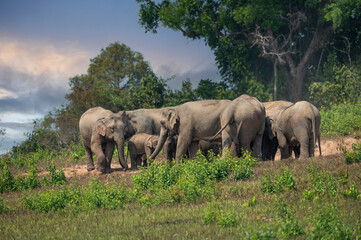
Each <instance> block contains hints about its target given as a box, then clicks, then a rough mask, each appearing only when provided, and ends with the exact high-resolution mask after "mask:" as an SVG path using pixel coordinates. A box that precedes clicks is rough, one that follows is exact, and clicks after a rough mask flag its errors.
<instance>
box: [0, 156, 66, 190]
mask: <svg viewBox="0 0 361 240" xmlns="http://www.w3.org/2000/svg"><path fill="white" fill-rule="evenodd" d="M28 168H29V170H28V173H27V174H26V175H25V177H23V176H21V175H18V176H16V178H14V177H13V175H12V174H11V172H10V170H9V168H8V166H7V165H6V164H5V165H4V167H3V169H1V170H0V192H4V191H16V190H25V189H34V188H39V187H41V186H54V185H62V184H64V183H65V182H66V178H65V174H64V172H63V170H62V169H61V168H60V169H59V171H57V170H56V168H55V165H54V162H53V161H52V162H50V161H49V164H48V167H47V170H48V171H49V174H50V179H48V178H47V177H45V176H43V177H42V179H41V180H40V179H39V176H38V171H37V168H36V166H35V165H34V164H31V165H29V167H28Z"/></svg>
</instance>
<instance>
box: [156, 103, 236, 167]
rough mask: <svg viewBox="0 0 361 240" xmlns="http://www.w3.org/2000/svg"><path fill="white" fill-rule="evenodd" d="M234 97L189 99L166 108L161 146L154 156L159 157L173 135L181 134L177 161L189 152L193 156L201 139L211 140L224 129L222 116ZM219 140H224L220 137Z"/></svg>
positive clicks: (217, 137)
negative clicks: (228, 98) (167, 140)
mask: <svg viewBox="0 0 361 240" xmlns="http://www.w3.org/2000/svg"><path fill="white" fill-rule="evenodd" d="M230 102H231V101H230V100H203V101H194V102H187V103H184V104H182V105H179V106H176V107H170V108H167V109H164V110H163V111H162V119H161V121H160V123H161V125H162V128H161V132H160V139H159V142H158V146H157V148H156V149H155V151H154V152H153V154H152V155H151V156H150V158H155V157H156V156H157V155H158V153H159V152H160V150H161V149H162V147H163V145H164V143H165V141H166V139H167V137H168V136H169V135H178V142H177V152H176V160H179V159H180V158H181V156H185V155H186V153H187V151H188V152H189V155H190V157H191V158H193V157H194V156H195V155H196V153H197V150H198V141H199V140H210V139H211V138H212V137H213V136H214V135H215V134H216V133H217V132H218V131H219V130H220V115H221V113H222V111H223V109H225V108H226V107H227V105H228V104H229V103H230ZM214 140H215V142H220V141H221V136H216V138H215V139H214Z"/></svg>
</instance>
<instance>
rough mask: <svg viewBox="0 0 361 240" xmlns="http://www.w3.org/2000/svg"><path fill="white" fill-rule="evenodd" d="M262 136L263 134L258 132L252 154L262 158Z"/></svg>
mask: <svg viewBox="0 0 361 240" xmlns="http://www.w3.org/2000/svg"><path fill="white" fill-rule="evenodd" d="M262 136H263V134H257V136H256V138H255V139H254V141H253V146H252V155H253V156H254V157H256V158H261V156H262Z"/></svg>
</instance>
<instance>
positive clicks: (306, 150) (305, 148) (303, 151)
mask: <svg viewBox="0 0 361 240" xmlns="http://www.w3.org/2000/svg"><path fill="white" fill-rule="evenodd" d="M300 145H301V146H300V158H301V159H305V158H308V157H310V147H311V146H310V141H309V139H304V140H302V141H300ZM312 147H313V145H312Z"/></svg>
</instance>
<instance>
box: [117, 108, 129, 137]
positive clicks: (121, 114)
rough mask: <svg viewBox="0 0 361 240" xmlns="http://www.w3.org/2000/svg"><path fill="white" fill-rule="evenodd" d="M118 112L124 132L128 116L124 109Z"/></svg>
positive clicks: (126, 128)
mask: <svg viewBox="0 0 361 240" xmlns="http://www.w3.org/2000/svg"><path fill="white" fill-rule="evenodd" d="M119 114H120V119H121V121H122V122H123V123H124V131H125V132H126V131H127V130H128V124H129V122H128V116H127V113H126V112H125V111H122V112H119Z"/></svg>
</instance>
